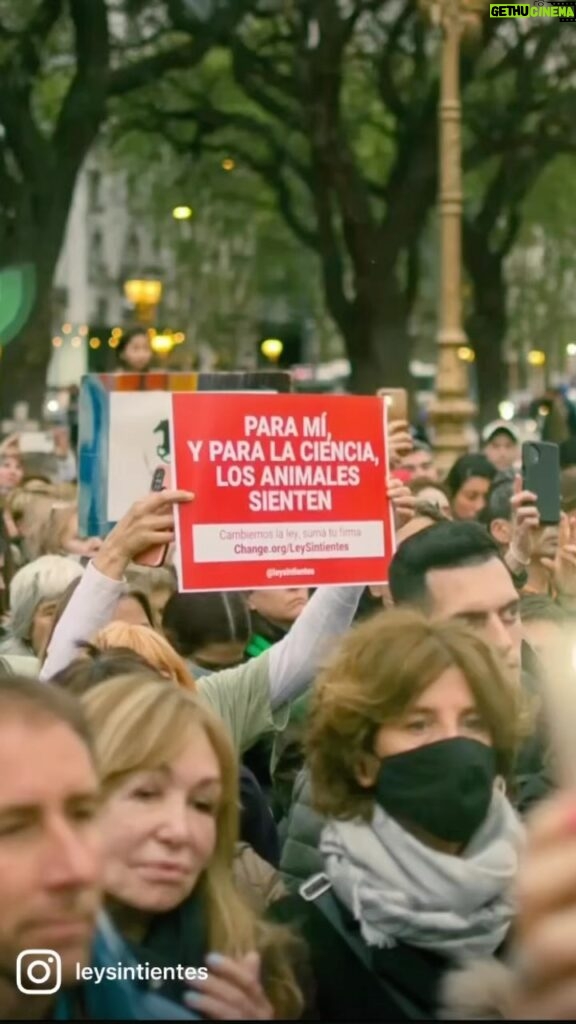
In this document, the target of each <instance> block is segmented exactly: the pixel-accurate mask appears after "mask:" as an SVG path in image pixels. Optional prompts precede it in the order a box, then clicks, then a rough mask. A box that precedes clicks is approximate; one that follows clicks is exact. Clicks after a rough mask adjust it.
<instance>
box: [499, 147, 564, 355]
mask: <svg viewBox="0 0 576 1024" xmlns="http://www.w3.org/2000/svg"><path fill="white" fill-rule="evenodd" d="M575 201H576V184H575V182H574V175H573V172H572V165H571V161H570V160H569V159H568V158H560V159H558V160H556V161H555V162H554V163H553V164H551V165H550V166H549V168H548V169H547V170H546V171H545V172H544V174H543V175H542V177H541V178H540V180H539V182H538V184H537V186H536V187H535V188H534V189H533V190H532V192H531V194H530V196H529V197H528V199H527V201H526V204H525V211H524V223H523V226H522V229H521V231H520V233H519V236H518V242H517V245H516V246H515V247H514V250H513V252H512V253H511V255H510V257H509V259H508V260H507V265H506V279H507V284H508V331H507V337H506V340H507V345H508V347H509V349H510V350H511V351H512V352H515V354H516V355H517V357H518V359H519V363H520V366H522V367H525V360H526V354H527V351H528V350H529V349H541V350H543V351H544V352H545V353H546V356H547V366H548V370H549V372H553V371H556V372H565V370H566V367H567V363H568V361H567V358H566V356H567V351H566V350H567V346H568V345H574V343H575V342H576V289H575V285H576V274H575V271H574V249H575V246H576V228H575V226H574V220H573V216H572V211H573V209H574V203H575ZM570 362H571V364H572V366H574V360H573V358H572V359H571V360H570Z"/></svg>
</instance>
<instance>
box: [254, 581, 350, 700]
mask: <svg viewBox="0 0 576 1024" xmlns="http://www.w3.org/2000/svg"><path fill="white" fill-rule="evenodd" d="M363 590H364V587H319V588H318V590H317V591H316V593H315V594H314V596H313V597H312V598H311V599H310V601H309V602H308V604H307V605H306V607H305V609H304V611H303V612H302V613H301V615H300V616H299V617H298V618H297V619H296V622H295V623H294V625H293V626H292V628H291V629H290V632H289V633H287V634H286V636H285V637H284V639H283V640H281V641H280V643H278V644H275V645H274V647H272V648H271V649H270V651H269V652H268V656H269V672H270V703H271V705H272V707H273V708H277V707H280V705H281V704H285V703H286V702H287V701H289V700H294V699H295V698H296V697H298V696H299V695H300V694H301V693H302V691H303V690H304V689H305V688H306V687H307V686H308V685H309V684H310V683H311V681H312V680H313V679H314V676H315V675H316V673H317V671H318V669H319V668H320V666H321V664H322V662H323V661H324V658H325V657H326V655H327V654H328V652H329V651H330V649H331V648H332V647H333V646H334V643H337V642H338V640H339V639H340V637H341V636H342V634H343V633H345V632H346V630H347V629H349V627H350V626H351V624H352V621H353V619H354V615H355V614H356V610H357V608H358V603H359V601H360V598H361V597H362V592H363Z"/></svg>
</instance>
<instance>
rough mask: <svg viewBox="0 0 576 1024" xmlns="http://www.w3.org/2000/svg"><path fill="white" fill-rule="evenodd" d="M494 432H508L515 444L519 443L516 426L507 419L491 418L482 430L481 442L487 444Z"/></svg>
mask: <svg viewBox="0 0 576 1024" xmlns="http://www.w3.org/2000/svg"><path fill="white" fill-rule="evenodd" d="M494 434H508V435H509V436H510V437H511V438H512V440H513V441H515V442H516V444H519V443H520V435H519V433H518V431H517V430H516V427H515V426H513V425H512V423H510V422H509V421H508V420H493V421H492V423H488V424H487V425H486V426H485V427H484V429H483V431H482V444H488V443H489V441H491V440H492V438H493V437H494Z"/></svg>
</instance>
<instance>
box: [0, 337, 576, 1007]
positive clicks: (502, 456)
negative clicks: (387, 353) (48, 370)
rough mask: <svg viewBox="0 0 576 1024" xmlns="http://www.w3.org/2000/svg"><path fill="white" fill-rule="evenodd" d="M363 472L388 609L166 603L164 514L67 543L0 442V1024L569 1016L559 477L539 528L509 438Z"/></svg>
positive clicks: (332, 601)
mask: <svg viewBox="0 0 576 1024" xmlns="http://www.w3.org/2000/svg"><path fill="white" fill-rule="evenodd" d="M146 344H147V339H146V338H145V336H144V335H142V332H140V335H139V336H138V335H136V336H130V337H128V338H127V339H124V340H123V342H122V345H121V348H120V351H121V356H122V358H123V359H125V360H128V357H130V358H132V356H134V359H135V360H136V364H137V365H136V364H135V365H132V363H130V364H129V363H128V362H127V365H126V367H125V368H131V369H139V368H140V369H145V368H146V365H147V364H146V360H147V359H148V349H146ZM145 349H146V351H145ZM145 357H146V358H145ZM389 458H390V466H389V468H388V473H389V497H390V500H391V502H392V505H393V509H394V518H395V526H396V553H395V555H394V558H393V560H392V563H391V566H390V572H389V579H388V582H387V583H386V584H384V583H383V584H382V585H380V586H371V587H367V588H363V587H353V586H348V587H319V588H318V589H316V590H315V592H314V593H311V592H309V591H308V590H307V589H305V588H288V589H271V590H261V591H252V592H249V593H246V594H244V593H238V592H234V593H179V592H178V589H177V584H176V577H175V574H174V571H173V569H172V567H171V565H172V557H173V547H174V507H175V506H176V505H178V504H180V503H184V502H190V501H193V500H194V495H191V494H188V493H186V492H182V491H166V492H162V493H159V494H150V495H148V496H144V497H143V498H142V500H141V501H139V502H138V503H137V504H135V505H134V506H133V507H132V508H131V509H130V511H129V512H128V513H127V514H126V515H125V516H124V517H123V518H122V519H121V520H120V521H119V522H118V524H117V525H116V526H115V527H114V529H113V530H112V531H111V532H110V533H109V534H108V536H106V537H102V538H85V537H81V536H80V532H79V525H78V515H77V508H76V498H77V494H76V488H75V485H74V484H73V483H70V482H66V483H63V482H62V481H61V479H48V478H42V477H34V476H33V475H32V474H31V473H29V472H28V471H27V466H26V459H25V456H22V454H21V453H20V451H19V447H18V439H17V438H9V439H7V440H6V441H5V442H4V444H3V445H2V446H1V447H0V501H1V509H2V514H1V516H0V610H1V623H2V637H1V641H0V902H1V904H2V908H3V912H2V915H1V917H0V1017H1V1018H2V1019H58V1020H66V1019H67V1020H107V1019H120V1020H130V1019H132V1020H150V1019H158V1020H159V1019H165V1020H166V1019H167V1020H178V1019H209V1020H272V1019H285V1020H298V1019H312V1020H313V1019H317V1020H325V1021H334V1020H346V1021H350V1020H354V1021H358V1020H390V1021H398V1020H433V1019H446V1018H451V1019H510V1020H518V1019H542V1018H544V1019H576V853H573V850H574V851H576V841H575V837H576V797H575V796H574V794H573V793H571V792H570V788H569V787H570V784H571V783H572V782H573V781H574V780H573V779H571V778H570V777H569V776H570V772H569V771H564V772H562V771H559V766H558V751H557V749H556V747H555V743H554V736H553V730H552V728H551V725H550V721H549V717H548V715H547V707H548V704H547V699H546V690H547V687H548V686H549V685H550V671H549V669H550V664H551V663H552V658H554V659H555V660H554V665H555V668H556V671H557V673H558V674H560V675H563V676H565V677H566V679H568V680H570V679H571V673H573V671H574V667H573V664H572V660H571V654H572V648H571V646H570V644H571V640H570V636H571V632H570V630H571V622H572V619H573V617H574V615H576V458H575V460H574V464H573V465H571V464H570V463H569V462H566V459H565V460H564V462H565V468H564V469H563V473H562V480H561V494H562V502H563V509H564V512H563V516H562V520H561V522H560V524H559V525H558V526H557V527H556V526H543V525H541V524H540V521H539V515H538V511H537V505H536V496H535V495H533V494H531V493H529V492H527V491H526V490H524V489H523V485H522V480H521V476H520V474H519V459H520V448H519V439H518V436H517V434H516V431H515V428H514V426H513V425H511V424H510V423H507V422H503V421H497V422H495V423H492V424H490V425H489V426H488V427H487V428H486V429H485V431H484V432H483V434H482V450H481V452H478V453H471V454H466V455H463V456H462V457H461V458H460V459H458V461H457V462H456V463H455V464H454V466H453V467H452V469H451V470H450V472H449V473H448V474H447V475H446V476H445V477H444V478H443V479H442V478H441V474H440V472H439V470H438V467H437V465H436V462H435V457H434V452H433V451H432V449H431V448H430V447H429V446H428V445H427V444H426V443H425V442H424V441H422V440H415V439H414V437H413V435H412V432H411V430H410V427H409V425H408V424H405V423H392V424H390V428H389ZM566 458H568V455H567V456H566ZM162 545H169V554H168V558H167V562H166V565H165V566H164V567H163V568H160V569H152V568H147V567H144V566H142V565H138V564H137V561H138V559H139V556H141V555H142V554H143V553H145V552H146V551H148V550H149V549H150V548H152V547H156V546H162ZM575 683H576V680H575ZM568 689H569V687H568ZM568 710H569V709H568V708H567V714H568ZM574 720H575V721H576V716H575V719H574ZM573 856H574V864H573V863H572V857H573ZM43 958H44V959H43Z"/></svg>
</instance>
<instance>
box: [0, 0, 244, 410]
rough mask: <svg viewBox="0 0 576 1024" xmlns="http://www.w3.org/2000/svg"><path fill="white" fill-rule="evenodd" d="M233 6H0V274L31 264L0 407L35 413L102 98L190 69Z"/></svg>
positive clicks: (237, 12) (25, 1) (74, 1)
mask: <svg viewBox="0 0 576 1024" xmlns="http://www.w3.org/2000/svg"><path fill="white" fill-rule="evenodd" d="M248 6H249V4H248V2H247V0H246V3H244V2H243V0H235V2H233V3H230V4H228V3H218V0H202V2H201V0H195V2H193V0H89V2H86V0H18V3H17V4H14V3H13V0H0V131H1V134H0V266H8V265H12V264H21V263H24V264H31V265H32V266H33V267H34V270H35V286H36V298H35V303H34V309H33V313H32V316H31V319H30V320H29V322H28V323H27V325H26V326H25V327H24V329H23V330H22V332H21V334H20V335H19V337H18V338H17V339H16V340H14V341H13V342H12V344H11V345H9V346H8V347H7V348H6V350H5V351H4V353H3V356H2V364H1V373H0V409H1V410H2V411H3V412H4V413H6V412H8V411H9V410H10V409H11V406H12V403H13V402H14V400H15V399H17V398H27V399H28V400H29V401H30V402H31V403H32V406H33V407H34V408H35V409H36V410H39V407H40V404H41V400H42V397H43V392H44V386H45V378H46V369H47V365H48V361H49V358H50V344H49V337H50V326H51V324H50V319H51V316H50V305H51V289H52V280H53V276H54V271H55V267H56V263H57V260H58V256H59V253H60V249H61V245H62V241H63V237H64V232H65V229H66V223H67V220H68V214H69V210H70V205H71V202H72V197H73V193H74V187H75V184H76V181H77V178H78V174H79V172H80V170H81V167H82V164H83V162H84V160H85V158H86V156H87V154H88V152H89V150H90V148H91V146H92V145H93V143H94V141H95V140H96V138H97V137H98V133H99V131H100V130H101V128H102V126H103V125H104V123H105V121H106V117H107V115H108V110H109V104H110V101H111V100H113V99H114V98H117V97H120V96H125V95H128V94H129V93H131V92H132V91H134V90H137V89H139V88H141V87H142V86H143V85H146V84H147V83H148V82H150V81H151V80H153V81H156V80H157V79H158V78H159V77H160V76H161V75H162V74H164V73H165V72H166V71H167V70H169V69H174V68H183V67H186V68H190V67H193V66H194V65H195V64H197V63H198V62H200V61H201V60H202V59H203V57H204V55H205V54H206V52H207V51H208V50H209V49H210V48H211V47H212V46H213V45H215V44H217V43H220V44H221V43H222V42H223V41H224V40H226V39H227V38H228V32H229V31H231V30H232V28H233V27H234V25H235V24H237V23H238V21H239V20H241V18H242V16H243V14H244V11H245V9H246V8H247V7H248Z"/></svg>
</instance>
